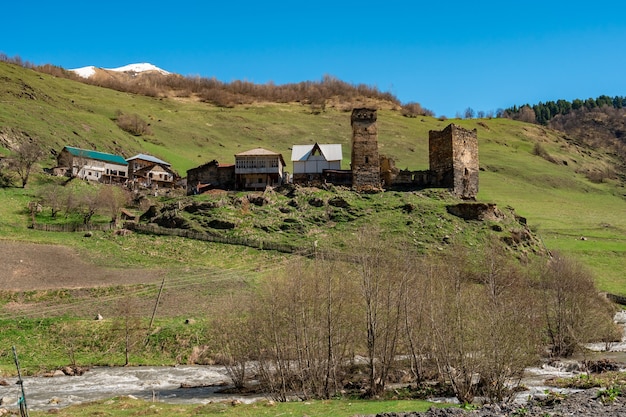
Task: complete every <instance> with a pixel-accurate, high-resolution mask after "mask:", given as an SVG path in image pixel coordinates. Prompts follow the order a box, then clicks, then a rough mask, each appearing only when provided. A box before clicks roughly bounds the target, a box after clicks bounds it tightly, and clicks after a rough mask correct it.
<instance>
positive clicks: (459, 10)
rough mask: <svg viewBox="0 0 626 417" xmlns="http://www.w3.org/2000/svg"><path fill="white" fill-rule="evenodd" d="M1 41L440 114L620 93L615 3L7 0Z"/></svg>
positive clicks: (19, 50) (52, 53)
mask: <svg viewBox="0 0 626 417" xmlns="http://www.w3.org/2000/svg"><path fill="white" fill-rule="evenodd" d="M2 15H3V17H2V24H1V25H0V52H2V53H4V54H6V55H8V56H9V57H14V56H19V57H21V58H22V59H23V60H25V61H29V62H32V63H34V64H54V65H58V66H61V67H63V68H66V69H72V68H78V67H84V66H88V65H95V66H97V67H103V68H115V67H121V66H123V65H126V64H131V63H140V62H149V63H151V64H154V65H156V66H158V67H160V68H162V69H164V70H167V71H170V72H175V73H179V74H182V75H186V76H200V77H207V78H216V79H218V80H220V81H224V82H230V81H233V80H247V81H250V82H255V83H267V82H273V83H275V84H284V83H297V82H300V81H320V80H321V79H322V77H324V76H325V75H330V76H333V77H336V78H338V79H340V80H342V81H345V82H348V83H351V84H366V85H368V86H372V87H376V88H378V89H379V90H381V91H384V92H390V93H392V94H394V95H395V96H396V97H397V98H398V99H399V100H400V101H401V102H403V103H407V102H418V103H420V104H421V105H422V106H423V107H426V108H428V109H430V110H432V111H434V112H435V114H436V115H437V116H441V115H445V116H448V117H454V116H455V115H456V114H463V113H464V111H465V109H466V108H468V107H471V108H472V109H474V110H475V111H480V110H482V111H485V112H489V111H496V110H497V109H499V108H506V107H510V106H512V105H515V104H517V105H520V104H525V103H530V104H535V103H538V102H539V101H548V100H558V99H565V100H573V99H575V98H581V99H585V98H589V97H593V98H595V97H597V96H599V95H602V94H606V95H609V96H615V95H620V96H626V17H625V16H626V3H623V2H617V1H611V2H603V1H599V2H598V3H594V2H584V3H582V2H581V3H579V2H577V1H574V0H572V1H568V2H565V1H551V2H545V1H542V2H540V1H534V0H528V1H525V2H507V1H502V0H499V1H482V2H472V1H464V2H455V1H447V2H443V1H441V2H437V1H430V2H417V1H410V2H409V1H396V0H387V1H377V2H374V1H369V0H362V1H354V2H353V1H349V2H346V1H343V2H342V1H328V0H316V1H310V2H282V1H271V0H267V1H265V2H261V1H254V2H252V1H230V2H213V1H208V0H206V1H185V0H181V1H178V2H171V1H169V2H161V1H151V2H144V1H140V0H137V1H135V2H132V1H131V2H128V1H118V0H112V1H104V2H84V1H81V2H77V1H73V0H70V1H58V2H51V1H45V2H44V1H39V0H33V1H28V2H22V1H20V2H18V1H11V2H7V4H3V6H2Z"/></svg>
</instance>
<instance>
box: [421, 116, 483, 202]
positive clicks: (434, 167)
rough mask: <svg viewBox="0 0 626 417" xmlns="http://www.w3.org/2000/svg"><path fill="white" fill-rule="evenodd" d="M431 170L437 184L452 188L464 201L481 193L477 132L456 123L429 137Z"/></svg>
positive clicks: (434, 132) (432, 133) (431, 132)
mask: <svg viewBox="0 0 626 417" xmlns="http://www.w3.org/2000/svg"><path fill="white" fill-rule="evenodd" d="M428 139H429V140H428V147H429V155H430V156H429V159H430V171H431V172H432V174H433V175H434V177H435V178H434V180H435V181H434V182H435V185H436V186H438V187H445V188H450V189H451V190H452V192H453V193H454V194H456V195H457V196H458V197H460V198H463V199H474V198H475V197H476V194H478V168H479V166H478V137H477V134H476V129H474V130H467V129H463V128H462V127H459V126H456V125H454V124H450V125H448V127H446V128H445V129H444V130H442V131H436V130H431V131H430V132H429V134H428Z"/></svg>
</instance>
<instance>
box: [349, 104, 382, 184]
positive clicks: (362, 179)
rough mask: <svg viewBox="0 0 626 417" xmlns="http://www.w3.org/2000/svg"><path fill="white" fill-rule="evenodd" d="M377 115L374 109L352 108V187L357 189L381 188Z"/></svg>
mask: <svg viewBox="0 0 626 417" xmlns="http://www.w3.org/2000/svg"><path fill="white" fill-rule="evenodd" d="M376 117H377V115H376V110H374V109H366V108H360V109H354V110H352V117H351V118H350V124H351V125H352V158H351V168H352V188H354V189H355V190H357V191H366V190H378V189H381V181H380V157H379V155H378V128H377V126H376Z"/></svg>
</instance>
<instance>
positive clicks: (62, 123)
mask: <svg viewBox="0 0 626 417" xmlns="http://www.w3.org/2000/svg"><path fill="white" fill-rule="evenodd" d="M0 80H2V82H1V83H0V153H1V154H5V155H6V154H10V152H11V150H12V148H13V147H14V145H15V143H18V142H19V141H20V140H23V139H24V138H25V137H32V138H36V139H37V140H38V141H40V143H42V144H45V147H46V149H49V150H50V153H49V154H48V155H49V157H48V158H47V159H46V160H45V161H43V162H42V166H43V167H52V166H53V165H54V163H55V160H54V157H53V153H54V152H58V151H60V150H61V149H62V147H63V146H65V145H69V146H77V147H82V148H88V149H94V150H99V151H105V152H112V153H117V154H120V155H122V156H124V157H130V156H132V155H134V154H137V153H148V154H152V155H154V156H157V157H158V158H161V159H164V160H166V161H168V162H170V163H172V165H173V168H174V169H175V170H176V171H178V172H179V173H180V174H181V175H182V176H184V175H185V172H186V170H187V169H190V168H193V167H195V166H198V165H200V164H203V163H206V162H208V161H211V160H213V159H217V160H219V161H220V162H222V163H232V162H234V157H233V155H234V154H236V153H238V152H242V151H245V150H248V149H251V148H254V147H264V148H268V149H271V150H274V151H277V152H281V153H282V154H283V156H284V158H285V160H286V161H287V163H288V169H289V168H290V147H291V146H292V145H293V144H305V143H313V142H319V143H341V144H342V145H343V152H344V160H343V165H344V167H345V168H347V167H348V166H349V159H350V139H351V128H350V113H349V111H345V110H343V109H345V108H347V107H346V106H342V109H337V108H333V107H328V106H327V107H326V109H325V110H324V111H323V112H321V113H319V114H314V113H316V112H312V111H311V109H310V108H309V107H308V106H306V105H302V104H299V103H293V104H274V103H265V104H254V105H245V106H236V107H233V108H222V107H216V106H213V105H209V104H206V103H202V102H198V101H194V100H192V99H189V98H153V97H144V96H138V95H132V94H128V93H121V92H118V91H114V90H110V89H104V88H99V87H94V86H90V85H86V84H83V83H79V82H75V81H71V80H67V79H62V78H55V77H52V76H49V75H46V74H41V73H38V72H35V71H33V70H29V69H24V68H21V67H18V66H14V65H10V64H6V63H0ZM387 107H389V106H387ZM119 113H124V114H136V115H137V116H138V117H139V118H141V119H142V120H144V121H146V122H148V123H149V124H150V128H151V131H152V134H151V135H145V136H132V135H130V134H128V133H126V132H124V131H123V130H121V129H120V128H119V127H118V126H117V124H116V122H115V118H116V115H118V114H119ZM451 122H454V123H457V124H459V125H461V126H462V127H465V128H469V129H474V128H476V129H477V131H478V139H479V158H480V166H481V173H480V193H479V195H478V200H479V201H482V202H495V203H497V204H498V206H499V207H500V208H501V209H504V208H505V207H507V206H511V207H512V208H514V209H515V212H516V213H517V214H518V215H521V216H523V217H525V218H526V219H527V221H528V225H529V226H530V227H531V229H532V230H534V231H535V232H536V233H537V235H538V236H539V237H540V238H541V239H542V240H543V243H544V244H545V246H546V247H547V248H548V249H550V250H560V251H563V252H565V253H566V254H569V255H571V256H573V257H575V258H577V259H580V260H582V261H584V262H585V263H586V264H587V265H588V266H589V267H590V268H592V270H593V271H594V272H595V275H596V278H597V282H598V283H599V286H600V287H601V288H602V289H604V290H607V291H611V292H615V293H620V294H626V276H624V271H626V216H625V214H626V200H625V198H624V196H625V195H626V190H625V188H624V182H623V180H620V179H619V178H610V176H607V177H606V178H603V179H602V181H601V182H597V176H594V177H593V178H596V182H592V181H591V180H589V179H588V177H592V176H591V175H589V174H590V173H603V172H607V171H609V169H608V168H610V167H612V166H613V164H614V162H615V161H613V160H612V159H611V158H612V156H611V155H609V154H606V153H604V152H603V151H602V150H594V149H591V148H587V147H584V146H582V145H580V144H578V143H577V141H576V140H575V138H566V137H565V135H563V134H561V133H559V132H556V131H552V130H548V129H545V128H542V127H539V126H536V125H532V124H526V123H522V122H517V121H512V120H509V119H489V120H487V119H471V120H458V119H455V120H452V119H450V120H439V119H436V118H432V117H425V116H424V117H416V118H408V117H403V116H402V115H401V113H400V112H399V111H395V110H388V109H380V110H379V111H378V140H379V147H380V152H381V153H382V154H384V155H386V156H390V157H392V158H394V159H395V161H396V166H397V167H398V168H401V169H404V168H409V169H412V170H418V169H426V168H427V167H428V132H429V130H441V129H443V128H444V127H446V126H447V125H448V124H449V123H451ZM0 198H3V199H5V200H6V201H4V202H3V205H4V207H7V208H8V209H9V210H15V211H19V210H20V209H19V207H20V206H22V204H24V202H25V201H28V197H20V196H19V195H18V193H16V192H13V191H2V190H1V189H0ZM9 199H10V200H9ZM15 211H12V214H5V215H4V216H13V217H11V219H12V220H11V221H13V222H15V221H16V220H15V219H17V218H18V217H19V215H18V214H16V212H15ZM21 215H23V213H22V214H21ZM389 215H390V216H392V215H393V214H389ZM26 220H27V219H24V224H25V223H26ZM391 223H393V222H391ZM13 224H16V223H13ZM381 224H384V222H381ZM14 230H15V229H8V228H7V226H6V223H5V226H2V227H0V231H4V232H5V235H7V236H8V237H11V238H14V239H34V238H35V235H31V236H30V237H29V235H28V234H22V235H19V234H17V232H15V231H14ZM36 239H37V240H40V239H46V237H45V236H44V235H42V234H36ZM49 239H50V240H52V239H58V238H56V237H55V238H52V237H50V238H49Z"/></svg>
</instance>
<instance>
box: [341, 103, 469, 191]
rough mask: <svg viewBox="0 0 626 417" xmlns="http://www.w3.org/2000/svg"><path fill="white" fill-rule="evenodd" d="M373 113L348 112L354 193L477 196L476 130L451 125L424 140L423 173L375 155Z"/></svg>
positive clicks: (376, 137)
mask: <svg viewBox="0 0 626 417" xmlns="http://www.w3.org/2000/svg"><path fill="white" fill-rule="evenodd" d="M376 119H377V115H376V110H375V109H367V108H358V109H354V110H353V111H352V117H351V124H352V167H351V169H352V187H353V188H354V189H355V190H357V191H364V190H380V189H382V187H385V188H390V189H404V190H412V189H423V188H448V189H450V190H451V191H452V193H453V194H455V195H456V196H457V197H459V198H462V199H465V200H471V199H474V198H475V197H476V194H477V193H478V171H479V165H478V137H477V133H476V129H474V130H467V129H464V128H462V127H459V126H456V125H455V124H450V125H448V126H447V127H446V128H445V129H443V130H441V131H435V130H431V131H430V132H429V137H428V143H429V146H428V151H429V165H430V169H429V170H426V171H409V170H399V169H397V168H396V167H395V163H394V161H393V159H391V158H387V157H385V156H380V155H379V154H378V129H377V127H376Z"/></svg>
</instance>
